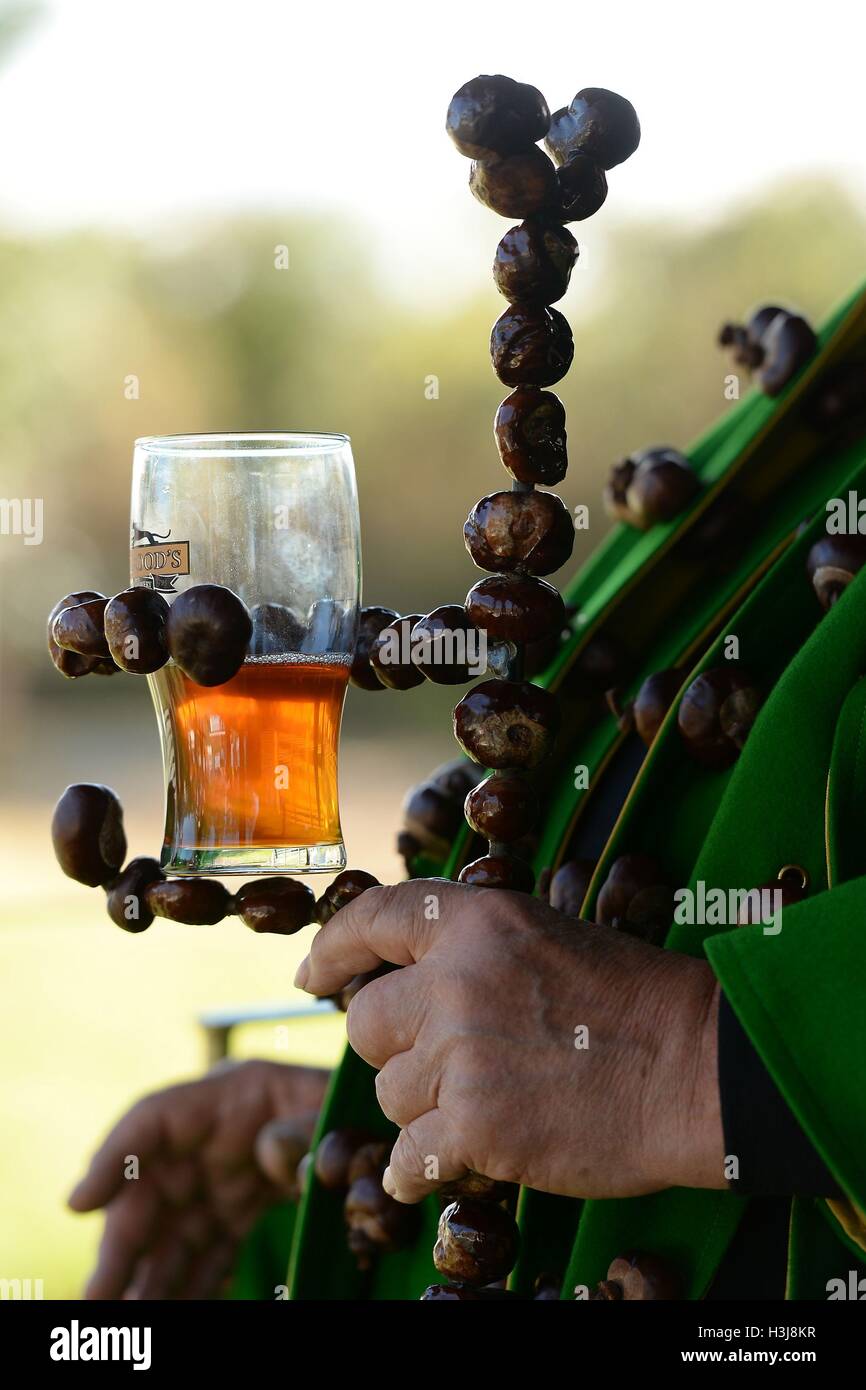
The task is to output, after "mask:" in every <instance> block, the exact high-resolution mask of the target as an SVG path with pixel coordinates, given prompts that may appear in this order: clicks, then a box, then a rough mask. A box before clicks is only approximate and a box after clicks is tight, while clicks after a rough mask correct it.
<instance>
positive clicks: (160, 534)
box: [130, 434, 361, 875]
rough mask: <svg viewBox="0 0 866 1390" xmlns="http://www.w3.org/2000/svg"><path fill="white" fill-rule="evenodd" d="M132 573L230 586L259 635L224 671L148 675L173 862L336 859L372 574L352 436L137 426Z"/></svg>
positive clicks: (333, 863)
mask: <svg viewBox="0 0 866 1390" xmlns="http://www.w3.org/2000/svg"><path fill="white" fill-rule="evenodd" d="M130 576H131V582H132V583H133V584H136V585H147V586H148V587H150V588H153V589H156V590H157V591H158V592H159V593H161V594H162V595H163V597H164V598H165V599H166V601H167V602H168V603H171V602H172V600H173V599H174V598H175V597H176V596H177V595H178V594H180V593H182V592H183V591H184V590H185V589H187V588H189V587H191V586H192V585H193V584H224V585H225V586H226V587H227V588H229V589H232V590H234V592H235V593H236V594H238V595H239V596H240V598H242V599H243V600H244V602H245V603H246V605H247V607H248V608H249V609H250V612H251V615H252V619H253V636H252V640H251V642H250V649H249V653H248V656H247V659H246V660H245V661H244V664H243V666H242V667H241V669H240V670H239V671H238V673H237V675H236V676H234V677H233V678H232V679H231V680H230V681H228V682H227V683H226V684H225V685H221V686H212V687H208V688H205V687H202V686H198V685H196V684H195V683H194V682H193V681H191V680H190V679H189V678H188V677H187V676H185V675H184V674H183V672H182V671H181V670H180V669H179V667H177V666H175V665H174V663H173V662H171V661H169V663H168V664H167V665H166V666H164V667H163V668H162V670H160V671H157V672H156V674H155V675H152V676H148V678H147V679H148V683H149V685H150V691H151V695H152V697H153V703H154V706H155V709H156V716H157V721H158V724H159V732H160V739H161V743H162V758H163V770H164V774H165V801H166V812H165V838H164V843H163V850H162V857H161V863H162V865H163V867H164V868H165V869H168V870H170V871H171V872H172V873H174V874H196V873H211V874H219V875H223V874H235V873H237V874H257V873H262V874H275V873H276V874H278V873H281V872H283V873H289V874H298V873H316V872H321V873H334V872H335V871H336V870H338V869H341V868H344V867H345V864H346V854H345V849H344V847H343V837H342V832H341V829H340V808H339V799H338V789H337V747H338V742H339V733H340V720H341V716H342V710H343V701H344V699H345V694H346V685H347V682H348V678H349V667H350V665H351V661H352V652H353V650H354V646H355V636H356V630H357V620H358V598H359V590H360V579H361V560H360V538H359V524H358V499H357V494H356V490H355V470H354V464H353V461H352V450H351V445H350V443H349V440H348V438H347V437H346V436H345V435H337V434H274V435H265V434H249V435H232V434H230V435H175V436H168V437H165V438H149V439H139V440H137V441H136V445H135V457H134V464H133V481H132V538H131V546H130Z"/></svg>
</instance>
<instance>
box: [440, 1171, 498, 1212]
mask: <svg viewBox="0 0 866 1390" xmlns="http://www.w3.org/2000/svg"><path fill="white" fill-rule="evenodd" d="M516 1192H517V1188H516V1186H515V1184H514V1183H512V1182H500V1181H499V1180H498V1179H497V1178H486V1177H485V1176H484V1174H483V1173H476V1172H474V1171H473V1169H471V1168H468V1169H467V1170H466V1172H465V1173H464V1174H463V1177H462V1178H454V1179H453V1181H452V1182H446V1183H443V1184H442V1187H441V1188H440V1189H439V1195H440V1196H441V1197H445V1198H447V1202H446V1206H447V1205H448V1202H453V1201H455V1200H456V1199H457V1198H458V1197H476V1198H478V1200H479V1201H482V1202H504V1201H505V1199H506V1197H512V1196H514V1195H515V1193H516Z"/></svg>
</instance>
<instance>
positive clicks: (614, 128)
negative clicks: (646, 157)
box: [550, 87, 640, 169]
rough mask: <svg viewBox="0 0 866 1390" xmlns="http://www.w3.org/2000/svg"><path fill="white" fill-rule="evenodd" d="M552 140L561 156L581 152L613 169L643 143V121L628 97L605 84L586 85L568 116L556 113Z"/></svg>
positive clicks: (566, 157)
mask: <svg viewBox="0 0 866 1390" xmlns="http://www.w3.org/2000/svg"><path fill="white" fill-rule="evenodd" d="M554 123H555V124H554ZM550 139H552V141H553V145H554V147H555V149H554V152H555V154H556V156H557V157H558V158H560V159H571V158H572V157H573V156H574V155H575V154H576V153H580V154H585V155H588V156H589V157H590V158H591V159H594V160H595V161H596V163H597V164H600V165H601V167H602V168H603V169H613V168H615V167H616V165H617V164H622V163H623V162H624V161H625V160H626V159H628V158H629V156H630V155H633V154H634V152H635V150H636V149H637V147H638V145H639V144H640V122H639V120H638V118H637V112H636V111H635V109H634V107H633V106H632V104H631V102H630V101H627V100H626V98H625V97H622V96H620V95H619V94H618V93H617V92H610V91H608V90H607V88H605V87H584V89H583V90H582V91H580V92H578V94H577V96H576V97H575V98H574V100H573V101H572V102H571V105H570V106H569V108H568V116H565V115H564V113H563V112H560V111H557V112H556V115H555V116H554V118H553V120H552V121H551V132H550Z"/></svg>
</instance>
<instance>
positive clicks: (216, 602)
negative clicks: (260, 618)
mask: <svg viewBox="0 0 866 1390" xmlns="http://www.w3.org/2000/svg"><path fill="white" fill-rule="evenodd" d="M252 632H253V624H252V619H251V618H250V615H249V612H248V611H247V607H246V604H245V603H243V601H242V600H241V599H239V598H238V596H237V594H235V593H232V591H231V589H226V588H225V587H224V586H223V585H222V584H195V585H193V587H192V588H191V589H186V590H184V592H183V593H182V594H178V596H177V598H176V599H175V600H174V603H173V604H172V606H171V609H170V612H169V615H168V619H167V621H166V629H165V636H166V642H167V644H168V650H169V652H170V654H171V656H172V658H173V659H174V662H175V664H176V665H177V666H179V667H180V669H181V670H182V671H183V673H184V675H185V676H188V677H189V679H190V680H191V681H194V682H195V684H196V685H203V686H213V685H224V684H225V682H226V681H229V680H231V678H232V676H234V675H236V674H237V672H238V671H239V670H240V668H241V666H242V665H243V661H244V657H245V656H246V654H247V649H248V647H249V642H250V638H251V636H252Z"/></svg>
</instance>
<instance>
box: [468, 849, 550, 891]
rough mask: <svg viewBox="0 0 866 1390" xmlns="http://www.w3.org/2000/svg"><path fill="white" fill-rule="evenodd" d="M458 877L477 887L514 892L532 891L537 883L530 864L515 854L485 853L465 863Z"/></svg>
mask: <svg viewBox="0 0 866 1390" xmlns="http://www.w3.org/2000/svg"><path fill="white" fill-rule="evenodd" d="M457 877H458V881H459V882H460V883H469V884H471V885H472V886H473V887H475V888H507V889H509V890H510V891H511V892H512V893H531V892H532V889H533V886H534V884H535V874H534V873H533V872H532V869H531V868H530V866H529V864H527V863H525V861H524V860H522V859H517V858H516V857H515V856H514V855H513V854H485V855H483V856H482V858H481V859H474V860H473V861H472V863H471V864H465V865H464V866H463V868H462V869H461V870H460V873H459V874H458V876H457Z"/></svg>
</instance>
